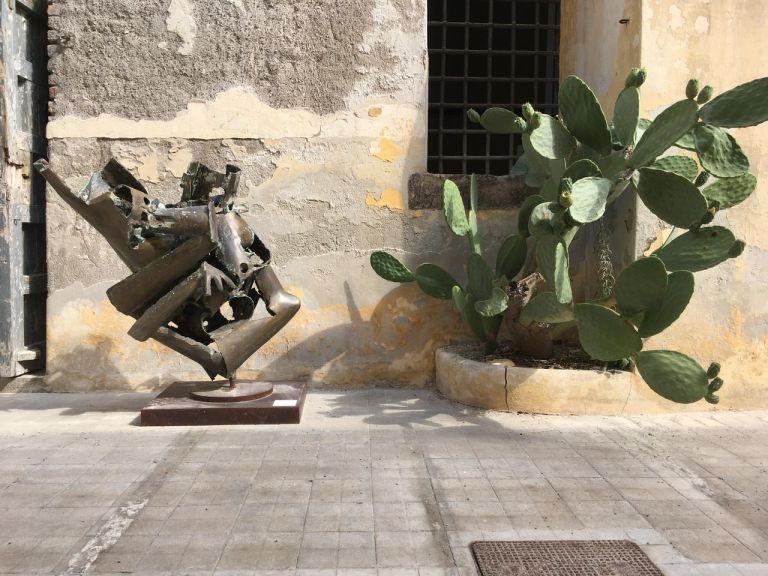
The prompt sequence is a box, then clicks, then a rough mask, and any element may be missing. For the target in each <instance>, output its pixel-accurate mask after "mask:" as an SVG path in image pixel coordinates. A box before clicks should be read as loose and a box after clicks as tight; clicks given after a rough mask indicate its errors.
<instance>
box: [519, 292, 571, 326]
mask: <svg viewBox="0 0 768 576" xmlns="http://www.w3.org/2000/svg"><path fill="white" fill-rule="evenodd" d="M573 319H574V316H573V306H571V305H570V304H561V303H560V302H558V301H557V296H556V295H555V293H554V292H539V293H538V294H536V296H534V297H533V298H531V300H530V301H529V302H528V304H526V305H525V308H523V310H522V311H521V312H520V322H522V323H523V324H530V323H531V322H543V323H545V324H560V323H562V322H571V321H572V320H573Z"/></svg>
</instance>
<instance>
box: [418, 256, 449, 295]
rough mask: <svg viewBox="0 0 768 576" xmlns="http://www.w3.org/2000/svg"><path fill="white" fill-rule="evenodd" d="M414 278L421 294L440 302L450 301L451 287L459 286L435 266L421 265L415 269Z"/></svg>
mask: <svg viewBox="0 0 768 576" xmlns="http://www.w3.org/2000/svg"><path fill="white" fill-rule="evenodd" d="M415 276H416V284H418V285H419V288H421V290H422V292H424V293H425V294H427V295H428V296H432V298H438V299H440V300H450V299H451V298H452V292H453V287H454V286H458V285H459V283H458V282H456V280H454V279H453V276H451V275H450V274H449V273H448V272H446V271H445V270H443V269H442V268H440V266H438V265H437V264H429V263H427V264H422V265H421V266H419V267H418V268H416V274H415Z"/></svg>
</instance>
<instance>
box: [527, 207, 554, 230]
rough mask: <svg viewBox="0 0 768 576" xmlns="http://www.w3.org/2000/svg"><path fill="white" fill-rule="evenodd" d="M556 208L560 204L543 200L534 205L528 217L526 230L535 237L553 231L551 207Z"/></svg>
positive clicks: (552, 211)
mask: <svg viewBox="0 0 768 576" xmlns="http://www.w3.org/2000/svg"><path fill="white" fill-rule="evenodd" d="M557 208H560V206H559V204H555V203H554V202H543V203H541V204H537V205H536V206H534V207H533V210H531V216H530V218H529V219H528V231H529V232H530V233H531V234H533V235H534V236H537V237H538V236H545V235H547V234H552V233H553V231H554V229H553V225H552V223H553V220H554V219H555V212H554V210H553V209H557Z"/></svg>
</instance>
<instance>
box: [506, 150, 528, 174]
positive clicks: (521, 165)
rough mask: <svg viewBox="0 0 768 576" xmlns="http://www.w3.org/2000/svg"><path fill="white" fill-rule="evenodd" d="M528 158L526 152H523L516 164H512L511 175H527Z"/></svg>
mask: <svg viewBox="0 0 768 576" xmlns="http://www.w3.org/2000/svg"><path fill="white" fill-rule="evenodd" d="M528 169H529V166H528V158H526V157H525V154H521V155H520V158H518V159H517V161H516V162H515V164H514V165H513V166H512V169H511V170H510V171H509V175H510V176H525V175H526V174H528Z"/></svg>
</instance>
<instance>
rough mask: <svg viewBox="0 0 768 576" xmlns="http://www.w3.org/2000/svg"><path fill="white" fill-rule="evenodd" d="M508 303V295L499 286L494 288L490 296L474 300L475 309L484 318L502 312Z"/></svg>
mask: <svg viewBox="0 0 768 576" xmlns="http://www.w3.org/2000/svg"><path fill="white" fill-rule="evenodd" d="M508 304H509V296H507V293H506V292H504V290H502V289H501V288H494V289H493V291H492V292H491V297H490V298H487V299H485V300H478V301H477V302H475V310H477V313H478V314H480V316H484V317H486V318H488V317H491V316H496V315H498V314H501V313H503V312H504V310H506V309H507V306H508Z"/></svg>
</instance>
